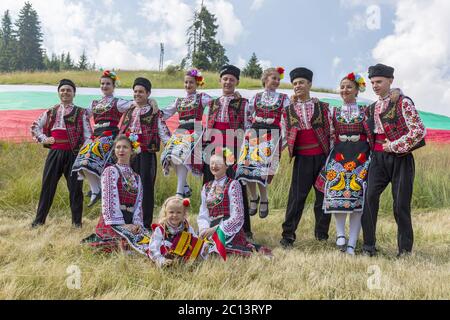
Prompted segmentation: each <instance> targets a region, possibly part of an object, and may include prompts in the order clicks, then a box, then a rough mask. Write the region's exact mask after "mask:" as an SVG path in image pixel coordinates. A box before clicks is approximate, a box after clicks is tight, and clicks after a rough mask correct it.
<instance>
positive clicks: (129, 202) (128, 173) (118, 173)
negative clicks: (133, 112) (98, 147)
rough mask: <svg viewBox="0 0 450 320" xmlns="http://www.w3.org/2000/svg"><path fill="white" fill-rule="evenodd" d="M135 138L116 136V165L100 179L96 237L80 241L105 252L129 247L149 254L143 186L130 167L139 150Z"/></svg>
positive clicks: (107, 169)
mask: <svg viewBox="0 0 450 320" xmlns="http://www.w3.org/2000/svg"><path fill="white" fill-rule="evenodd" d="M136 141H137V137H135V136H133V135H131V136H127V135H119V136H118V137H117V138H116V140H115V142H114V149H113V150H114V154H115V156H116V157H117V164H116V165H113V166H110V167H108V168H106V169H105V171H104V172H103V174H102V177H101V187H102V215H101V216H100V221H99V223H98V225H97V227H96V229H95V234H93V235H91V236H90V237H89V238H87V239H85V240H83V242H84V243H88V244H89V245H90V246H92V247H99V248H101V249H103V250H104V251H106V252H111V251H113V250H115V249H118V248H122V249H125V250H127V249H128V247H129V246H131V247H132V248H134V249H135V250H137V251H138V252H140V253H142V254H144V255H148V251H149V247H148V246H149V242H150V234H148V233H147V231H146V230H145V229H144V226H143V221H142V219H143V218H142V183H141V179H140V177H139V175H138V174H136V173H135V172H134V171H133V170H132V169H131V166H130V159H131V156H132V154H133V152H137V150H139V144H138V143H137V142H136Z"/></svg>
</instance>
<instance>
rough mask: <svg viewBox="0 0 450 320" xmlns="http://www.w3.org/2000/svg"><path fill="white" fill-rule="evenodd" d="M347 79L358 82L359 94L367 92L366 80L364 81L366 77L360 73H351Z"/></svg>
mask: <svg viewBox="0 0 450 320" xmlns="http://www.w3.org/2000/svg"><path fill="white" fill-rule="evenodd" d="M346 78H347V79H348V80H350V81H354V82H356V84H357V85H358V90H359V92H364V91H366V80H365V79H364V77H363V76H362V75H360V74H358V73H354V72H352V73H349V74H348V75H347V76H346Z"/></svg>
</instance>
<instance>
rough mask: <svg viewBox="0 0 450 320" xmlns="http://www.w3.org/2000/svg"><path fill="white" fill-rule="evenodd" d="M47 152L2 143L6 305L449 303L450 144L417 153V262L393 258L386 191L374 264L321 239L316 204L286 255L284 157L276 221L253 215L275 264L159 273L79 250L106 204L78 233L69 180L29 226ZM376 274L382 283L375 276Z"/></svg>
mask: <svg viewBox="0 0 450 320" xmlns="http://www.w3.org/2000/svg"><path fill="white" fill-rule="evenodd" d="M45 156H46V150H44V149H43V148H41V147H40V146H39V145H35V144H22V145H15V144H6V143H0V257H1V259H0V269H1V270H2V271H1V273H0V299H93V298H95V299H239V300H245V299H361V298H362V299H449V298H450V294H449V293H450V282H449V281H448V279H449V278H450V259H449V250H448V248H449V247H450V233H449V232H448V230H450V210H449V209H450V198H449V192H450V171H449V170H448V168H449V167H450V146H448V145H439V146H428V147H426V148H424V149H423V150H419V151H418V152H416V169H417V170H416V182H415V191H414V198H413V225H414V229H415V247H414V254H413V255H412V256H411V257H407V258H402V259H396V258H395V254H396V251H397V238H396V232H397V227H396V225H395V222H394V217H393V215H392V212H391V205H392V200H391V196H390V192H389V191H386V192H385V194H384V195H383V200H382V206H381V207H382V210H383V212H382V213H381V215H380V218H379V225H378V229H377V237H378V246H379V249H380V255H379V256H378V257H377V258H372V259H371V258H367V257H362V256H357V257H348V256H346V255H344V254H341V253H340V252H337V250H336V249H335V248H334V240H333V239H334V237H335V231H334V230H335V228H334V221H333V223H332V226H331V229H330V240H329V241H328V242H325V243H319V242H316V241H315V240H314V237H313V225H314V221H313V212H312V206H311V202H309V203H308V205H307V206H306V212H305V214H304V218H303V220H302V222H301V223H300V227H299V230H298V231H297V236H298V241H297V242H296V245H295V248H294V250H292V251H284V250H282V249H280V247H279V245H278V241H279V239H280V234H281V224H282V222H283V218H284V209H283V208H285V206H286V201H287V193H288V187H289V184H290V174H291V170H292V169H291V164H290V163H289V160H288V159H287V158H286V157H284V158H283V160H282V166H281V169H280V171H279V173H278V175H277V176H276V178H275V181H274V183H273V185H272V186H271V187H270V198H271V199H270V201H271V207H272V211H271V214H270V216H269V218H268V219H267V220H260V219H259V218H257V217H255V218H253V219H252V225H253V231H254V233H255V239H256V241H257V242H259V243H261V244H264V245H267V246H269V247H271V248H273V249H274V259H272V260H267V259H266V258H264V257H261V256H258V255H255V256H254V257H252V258H250V259H241V258H231V259H229V260H228V261H227V262H226V263H223V262H222V261H221V260H219V259H215V258H214V259H210V260H208V261H207V262H204V263H202V264H198V265H189V266H176V267H174V268H171V269H167V270H159V269H157V268H156V267H155V266H154V265H153V264H152V263H151V262H150V261H148V260H147V259H146V258H145V257H141V256H136V255H134V256H128V255H124V254H122V253H116V254H113V255H102V254H95V253H94V252H93V251H92V250H90V249H89V248H85V247H82V246H80V245H79V242H80V240H81V239H82V238H83V237H85V236H87V235H89V234H90V233H92V232H93V230H94V227H95V224H96V222H97V219H98V216H99V214H100V211H99V210H100V207H99V206H96V207H95V208H93V209H90V210H85V215H84V227H83V229H82V230H75V229H71V228H70V212H69V209H68V199H67V191H66V186H65V183H64V181H61V182H60V186H59V190H58V193H57V195H56V197H55V202H54V205H53V208H52V210H51V212H50V216H49V219H48V223H47V225H46V226H44V227H42V228H39V229H36V230H32V229H30V223H31V221H32V219H33V218H34V215H35V209H36V206H37V201H38V197H39V192H40V186H41V185H40V184H41V175H42V168H43V165H44V160H45ZM285 156H286V155H285ZM159 169H160V168H159ZM159 171H160V170H159ZM190 183H191V185H192V186H193V189H194V195H193V198H192V199H193V210H192V213H191V217H190V220H191V222H192V224H193V225H194V226H196V212H197V210H198V205H199V203H198V199H199V198H200V197H199V190H200V183H199V181H198V180H195V179H192V178H190ZM175 185H176V180H175V176H173V175H172V176H171V177H169V178H164V177H162V176H161V175H159V176H158V178H157V187H156V190H157V196H156V204H157V205H158V206H160V205H161V203H162V201H163V200H164V199H165V198H166V197H167V196H169V195H171V194H173V193H174V192H175ZM85 188H86V186H85ZM156 212H158V210H156V211H155V214H156ZM70 266H76V267H77V268H79V270H80V271H81V288H80V289H79V290H72V289H69V287H68V286H67V281H68V280H70V278H68V277H69V273H70V268H69V267H70ZM68 268H69V273H68ZM374 272H376V273H377V274H379V275H380V278H374V277H373V273H374ZM377 279H378V280H379V281H377ZM69 282H70V281H69ZM370 284H372V285H374V287H373V286H370Z"/></svg>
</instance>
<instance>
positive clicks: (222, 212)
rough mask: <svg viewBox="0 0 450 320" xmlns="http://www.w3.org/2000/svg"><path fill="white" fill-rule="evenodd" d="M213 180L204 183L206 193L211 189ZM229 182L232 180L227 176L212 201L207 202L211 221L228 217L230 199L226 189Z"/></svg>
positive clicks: (228, 186)
mask: <svg viewBox="0 0 450 320" xmlns="http://www.w3.org/2000/svg"><path fill="white" fill-rule="evenodd" d="M213 182H214V181H211V182H208V183H207V184H206V185H205V191H206V194H207V195H208V194H209V192H210V191H211V188H212V184H213ZM231 182H233V180H231V179H230V178H228V177H227V178H226V181H225V184H224V189H223V190H222V192H220V193H218V194H216V197H215V199H214V201H213V202H208V203H207V207H208V211H209V216H210V217H211V220H212V222H213V223H214V222H215V221H216V222H217V221H220V220H222V219H227V218H228V217H230V199H229V197H228V191H229V189H230V185H231Z"/></svg>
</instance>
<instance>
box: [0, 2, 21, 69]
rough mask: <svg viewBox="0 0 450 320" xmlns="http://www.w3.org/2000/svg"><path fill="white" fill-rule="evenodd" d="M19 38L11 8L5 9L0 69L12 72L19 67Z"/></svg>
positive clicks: (0, 31) (0, 49)
mask: <svg viewBox="0 0 450 320" xmlns="http://www.w3.org/2000/svg"><path fill="white" fill-rule="evenodd" d="M16 50H17V40H16V38H15V34H14V30H13V24H12V21H11V16H10V15H9V10H7V11H5V14H4V15H3V18H2V28H1V30H0V71H2V72H11V71H14V70H15V69H16V67H17V59H16Z"/></svg>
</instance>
